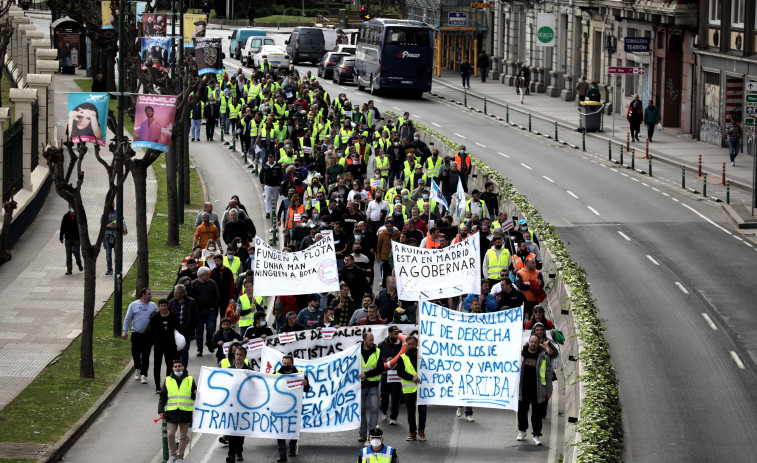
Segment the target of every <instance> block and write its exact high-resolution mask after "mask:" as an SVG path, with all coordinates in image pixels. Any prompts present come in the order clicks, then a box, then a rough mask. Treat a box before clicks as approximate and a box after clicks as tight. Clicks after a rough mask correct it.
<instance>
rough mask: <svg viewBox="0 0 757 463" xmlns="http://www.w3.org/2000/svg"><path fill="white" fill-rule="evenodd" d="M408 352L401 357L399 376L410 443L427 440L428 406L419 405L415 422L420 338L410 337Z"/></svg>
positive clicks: (408, 338) (407, 340) (398, 366)
mask: <svg viewBox="0 0 757 463" xmlns="http://www.w3.org/2000/svg"><path fill="white" fill-rule="evenodd" d="M405 342H406V343H407V352H406V353H404V354H402V356H400V361H399V363H398V364H397V376H399V377H400V379H401V380H402V395H403V396H404V397H405V407H406V408H407V424H408V426H409V427H410V434H409V435H408V436H407V439H405V440H408V441H414V440H416V439H417V440H419V441H425V440H426V408H427V407H426V406H425V405H418V421H417V422H416V421H415V410H416V405H417V403H418V383H420V382H421V380H420V378H419V377H418V338H416V337H415V336H408V337H407V339H406V340H405Z"/></svg>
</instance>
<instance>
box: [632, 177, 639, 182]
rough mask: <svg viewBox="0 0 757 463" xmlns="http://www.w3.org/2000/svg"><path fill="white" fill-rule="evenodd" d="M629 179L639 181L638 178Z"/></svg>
mask: <svg viewBox="0 0 757 463" xmlns="http://www.w3.org/2000/svg"><path fill="white" fill-rule="evenodd" d="M631 180H633V181H634V182H638V181H640V180H639V179H638V178H632V179H631Z"/></svg>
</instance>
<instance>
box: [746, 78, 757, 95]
mask: <svg viewBox="0 0 757 463" xmlns="http://www.w3.org/2000/svg"><path fill="white" fill-rule="evenodd" d="M746 89H747V90H749V91H750V92H757V82H755V81H752V82H747V84H746Z"/></svg>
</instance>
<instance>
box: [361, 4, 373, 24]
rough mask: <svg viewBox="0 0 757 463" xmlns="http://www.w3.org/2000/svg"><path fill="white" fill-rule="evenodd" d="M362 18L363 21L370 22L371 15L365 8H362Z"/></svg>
mask: <svg viewBox="0 0 757 463" xmlns="http://www.w3.org/2000/svg"><path fill="white" fill-rule="evenodd" d="M360 16H361V17H362V18H363V21H368V20H369V19H371V15H370V14H368V12H367V11H366V10H365V7H364V6H361V7H360Z"/></svg>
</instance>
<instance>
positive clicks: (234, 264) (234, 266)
mask: <svg viewBox="0 0 757 463" xmlns="http://www.w3.org/2000/svg"><path fill="white" fill-rule="evenodd" d="M223 266H224V267H226V268H227V269H229V270H231V274H232V275H234V280H236V279H237V277H238V276H239V267H241V266H242V259H240V258H239V257H237V256H234V259H233V260H232V261H231V264H229V259H228V258H227V257H226V256H224V258H223Z"/></svg>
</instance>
